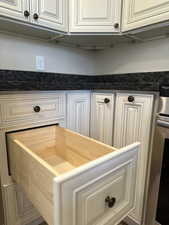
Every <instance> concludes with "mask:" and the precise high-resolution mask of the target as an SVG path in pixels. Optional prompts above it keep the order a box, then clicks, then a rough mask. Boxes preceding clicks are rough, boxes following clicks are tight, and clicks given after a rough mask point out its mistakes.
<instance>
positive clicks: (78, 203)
mask: <svg viewBox="0 0 169 225" xmlns="http://www.w3.org/2000/svg"><path fill="white" fill-rule="evenodd" d="M133 153H134V152H128V154H124V153H123V154H122V155H121V156H118V157H113V159H109V160H107V161H105V162H104V163H99V164H98V165H97V166H96V167H93V168H91V169H89V170H84V171H83V172H78V175H77V174H76V175H75V176H74V175H71V176H70V177H66V176H65V178H63V177H62V178H60V179H59V178H55V181H54V183H55V187H54V203H55V208H54V211H55V223H54V224H60V225H67V224H71V225H105V224H106V225H112V224H113V225H115V224H118V223H119V222H121V221H122V220H123V219H124V218H125V217H126V216H127V215H128V213H129V212H130V210H131V209H132V208H133V205H134V191H135V184H136V182H135V181H136V162H137V157H136V155H137V154H136V152H135V154H133ZM60 196H61V197H60ZM64 215H69V217H66V216H64Z"/></svg>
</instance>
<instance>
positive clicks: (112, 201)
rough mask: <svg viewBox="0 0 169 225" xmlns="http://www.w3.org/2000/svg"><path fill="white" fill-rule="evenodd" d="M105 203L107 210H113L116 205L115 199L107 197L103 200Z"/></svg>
mask: <svg viewBox="0 0 169 225" xmlns="http://www.w3.org/2000/svg"><path fill="white" fill-rule="evenodd" d="M105 203H106V204H107V205H108V207H109V208H113V206H114V205H115V203H116V198H110V196H107V197H106V198H105Z"/></svg>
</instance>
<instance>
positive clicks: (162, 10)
mask: <svg viewBox="0 0 169 225" xmlns="http://www.w3.org/2000/svg"><path fill="white" fill-rule="evenodd" d="M168 19H169V0H158V1H157V0H124V4H123V27H122V29H123V31H127V30H131V29H135V28H139V27H143V26H146V25H151V24H154V23H158V22H162V21H165V20H168Z"/></svg>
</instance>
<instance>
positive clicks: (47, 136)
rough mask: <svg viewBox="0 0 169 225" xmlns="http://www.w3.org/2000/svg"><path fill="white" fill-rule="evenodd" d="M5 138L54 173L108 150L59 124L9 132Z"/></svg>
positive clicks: (93, 158)
mask: <svg viewBox="0 0 169 225" xmlns="http://www.w3.org/2000/svg"><path fill="white" fill-rule="evenodd" d="M8 138H9V139H12V140H13V141H14V142H16V143H17V144H18V145H22V147H23V150H24V149H25V150H27V151H30V152H32V153H33V154H35V155H36V156H37V157H39V158H40V159H42V160H43V161H45V162H46V163H47V164H48V165H49V166H50V167H51V168H52V169H53V171H55V172H56V175H59V174H63V173H65V172H68V171H70V170H72V169H74V168H76V167H79V166H81V165H83V164H85V163H88V162H90V161H92V160H95V159H97V158H99V157H102V156H104V155H105V154H108V153H111V152H112V148H109V147H108V146H106V145H100V143H98V142H97V141H95V140H92V139H90V138H87V137H84V136H81V135H79V134H77V133H74V132H72V131H70V130H68V129H64V128H61V127H59V126H49V127H43V128H36V129H32V130H27V131H21V132H16V133H11V134H8ZM115 150H116V149H114V151H115Z"/></svg>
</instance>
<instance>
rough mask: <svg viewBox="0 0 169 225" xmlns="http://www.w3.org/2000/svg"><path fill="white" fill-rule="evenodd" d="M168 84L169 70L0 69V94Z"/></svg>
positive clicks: (142, 88)
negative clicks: (104, 72) (94, 73)
mask: <svg viewBox="0 0 169 225" xmlns="http://www.w3.org/2000/svg"><path fill="white" fill-rule="evenodd" d="M164 84H165V85H169V71H167V72H150V73H135V74H117V75H101V76H86V75H84V76H83V75H73V74H58V73H45V72H29V71H13V70H0V91H26V90H92V89H109V90H110V89H115V90H136V91H159V88H160V86H161V85H164Z"/></svg>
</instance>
